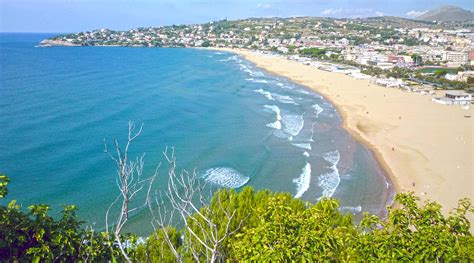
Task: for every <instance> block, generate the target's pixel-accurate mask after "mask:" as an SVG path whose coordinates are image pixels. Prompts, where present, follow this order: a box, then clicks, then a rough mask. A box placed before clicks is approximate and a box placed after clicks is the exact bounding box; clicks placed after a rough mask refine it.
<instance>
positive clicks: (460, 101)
mask: <svg viewBox="0 0 474 263" xmlns="http://www.w3.org/2000/svg"><path fill="white" fill-rule="evenodd" d="M432 100H433V101H434V102H437V103H440V104H444V105H469V104H471V102H472V95H471V94H469V93H467V92H464V91H448V92H446V94H445V97H436V98H433V99H432Z"/></svg>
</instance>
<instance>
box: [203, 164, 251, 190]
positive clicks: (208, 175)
mask: <svg viewBox="0 0 474 263" xmlns="http://www.w3.org/2000/svg"><path fill="white" fill-rule="evenodd" d="M202 178H203V179H204V180H205V181H206V182H209V183H211V184H214V185H219V186H223V187H227V188H240V187H242V186H244V185H245V184H247V183H248V181H249V180H250V178H249V177H247V176H244V175H243V174H241V173H240V172H239V171H237V170H235V169H233V168H229V167H215V168H211V169H208V170H207V171H206V172H205V173H204V175H203V176H202Z"/></svg>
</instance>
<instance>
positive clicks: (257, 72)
mask: <svg viewBox="0 0 474 263" xmlns="http://www.w3.org/2000/svg"><path fill="white" fill-rule="evenodd" d="M243 70H244V71H245V72H247V73H249V74H250V76H252V77H264V76H265V75H264V74H263V72H261V71H253V70H251V69H249V68H245V69H243Z"/></svg>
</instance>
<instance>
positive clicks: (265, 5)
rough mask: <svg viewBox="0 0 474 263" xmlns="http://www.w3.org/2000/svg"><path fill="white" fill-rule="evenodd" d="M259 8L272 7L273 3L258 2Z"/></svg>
mask: <svg viewBox="0 0 474 263" xmlns="http://www.w3.org/2000/svg"><path fill="white" fill-rule="evenodd" d="M257 8H261V9H270V8H272V5H271V4H269V3H263V4H262V3H258V4H257Z"/></svg>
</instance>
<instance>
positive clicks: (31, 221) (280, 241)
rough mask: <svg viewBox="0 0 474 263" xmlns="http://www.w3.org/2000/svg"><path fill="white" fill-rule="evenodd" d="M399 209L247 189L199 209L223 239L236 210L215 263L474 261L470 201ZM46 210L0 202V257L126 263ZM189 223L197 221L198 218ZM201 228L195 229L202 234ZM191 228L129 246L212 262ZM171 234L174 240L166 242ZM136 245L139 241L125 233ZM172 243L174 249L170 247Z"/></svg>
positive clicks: (100, 236)
mask: <svg viewBox="0 0 474 263" xmlns="http://www.w3.org/2000/svg"><path fill="white" fill-rule="evenodd" d="M7 184H8V178H7V177H6V176H0V194H2V196H3V197H4V196H5V195H6V193H7V191H6V186H7ZM395 201H396V202H397V203H398V205H397V206H395V207H396V208H388V212H389V213H388V217H387V218H386V219H385V220H381V219H380V218H379V217H377V216H375V215H369V214H365V215H364V217H363V218H362V220H361V221H360V222H359V223H354V222H353V220H352V217H351V215H350V214H342V213H340V211H339V202H338V201H337V200H335V199H322V200H321V201H319V202H317V203H316V204H311V203H304V202H303V201H301V200H300V199H295V198H293V197H292V196H291V195H290V194H289V193H272V192H270V191H267V190H263V191H255V190H253V189H252V188H251V187H245V188H243V189H242V190H241V191H240V192H237V191H235V190H229V189H221V190H219V191H217V192H216V193H214V195H213V198H212V199H211V202H210V203H209V204H208V205H205V206H203V207H202V208H201V209H200V213H202V214H204V215H206V216H207V217H208V218H209V220H211V221H212V222H217V223H216V224H217V226H218V227H217V232H218V233H215V234H217V235H220V233H221V232H222V233H223V232H224V231H225V229H223V228H224V227H226V226H227V224H226V222H224V221H225V218H226V217H225V215H224V210H222V207H223V206H224V207H225V208H226V209H228V211H233V217H232V222H231V224H229V225H228V227H229V228H230V229H231V230H232V231H231V233H232V235H230V236H228V237H227V238H226V239H225V240H224V242H223V243H221V244H219V247H218V248H217V249H218V252H219V253H218V257H217V258H216V259H215V260H216V261H231V262H232V261H255V262H261V261H263V262H269V261H272V262H273V261H275V262H280V261H298V262H306V261H366V260H367V261H474V237H473V236H472V235H471V233H470V232H469V229H470V222H469V221H468V220H467V218H466V215H467V213H472V212H473V207H472V205H471V203H470V201H469V200H467V199H462V200H460V201H459V206H458V208H456V209H455V210H453V211H452V212H451V213H450V214H449V215H448V216H447V217H446V216H444V215H443V214H442V213H441V206H440V205H439V204H437V203H435V202H426V203H425V204H423V205H421V206H420V205H419V200H418V198H417V197H415V196H414V194H413V193H407V194H398V195H397V196H396V198H395ZM48 210H49V207H48V206H46V205H33V206H30V207H28V212H23V211H22V210H21V207H20V206H18V205H17V204H16V203H15V201H12V202H10V204H8V206H6V207H5V206H0V261H35V262H38V261H39V260H41V261H68V262H69V261H100V262H103V261H114V262H115V261H124V258H123V257H122V254H121V253H120V250H119V249H118V246H117V244H114V242H112V241H111V240H113V238H111V237H109V236H108V234H107V233H95V232H94V231H93V230H88V229H84V228H81V226H82V222H80V221H79V220H78V218H77V215H76V207H75V206H65V207H64V208H63V211H62V213H61V218H59V219H57V220H55V219H53V218H52V217H51V216H49V215H48ZM189 217H190V218H189V221H190V222H192V221H193V220H200V219H199V218H198V217H195V216H194V215H191V216H189ZM199 226H200V227H202V226H203V225H198V224H196V225H193V224H191V228H190V229H191V231H193V232H195V233H197V234H198V235H199V233H201V231H203V229H200V228H199ZM185 235H189V230H186V231H185V230H183V229H181V228H179V227H173V226H168V227H166V229H158V230H157V231H156V232H155V233H153V234H152V235H150V237H149V238H147V239H146V241H145V242H143V243H141V244H139V245H134V246H127V248H126V250H127V251H126V252H127V254H128V256H129V257H130V258H131V259H132V260H133V261H139V262H147V261H148V262H156V261H158V262H159V261H161V262H173V261H176V258H175V253H174V252H176V253H178V254H180V255H181V256H183V258H184V261H186V262H188V261H189V262H191V261H196V257H198V259H199V261H209V258H207V255H206V254H196V253H194V254H193V253H192V251H202V250H200V248H199V246H201V244H199V243H198V242H193V243H183V242H182V240H183V236H185ZM166 236H168V237H169V238H168V239H167V238H166ZM122 240H126V242H127V243H128V244H138V243H137V239H136V237H135V236H133V235H128V236H125V237H123V239H122ZM169 243H171V244H172V245H173V248H175V249H176V251H173V250H172V249H171V246H170V245H169Z"/></svg>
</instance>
